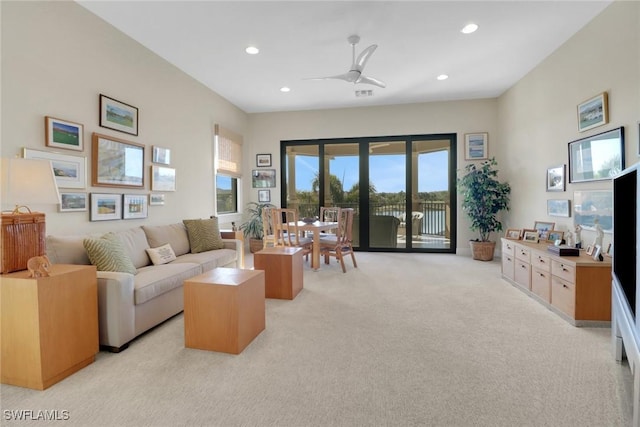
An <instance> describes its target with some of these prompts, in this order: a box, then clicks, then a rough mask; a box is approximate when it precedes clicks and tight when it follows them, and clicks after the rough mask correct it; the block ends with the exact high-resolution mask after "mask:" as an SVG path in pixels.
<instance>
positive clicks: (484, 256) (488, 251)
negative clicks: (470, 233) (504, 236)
mask: <svg viewBox="0 0 640 427" xmlns="http://www.w3.org/2000/svg"><path fill="white" fill-rule="evenodd" d="M469 244H470V245H471V254H472V255H473V259H477V260H479V261H491V260H492V259H493V253H494V252H495V250H496V242H475V241H473V240H472V241H470V242H469Z"/></svg>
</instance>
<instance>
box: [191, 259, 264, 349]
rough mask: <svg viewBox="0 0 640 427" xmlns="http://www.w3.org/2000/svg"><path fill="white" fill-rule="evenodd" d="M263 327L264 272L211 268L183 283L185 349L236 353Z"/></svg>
mask: <svg viewBox="0 0 640 427" xmlns="http://www.w3.org/2000/svg"><path fill="white" fill-rule="evenodd" d="M264 328H265V301H264V271H258V270H241V269H238V268H215V269H213V270H210V271H208V272H206V273H204V274H201V275H199V276H196V277H192V278H191V279H189V280H185V282H184V345H185V347H189V348H197V349H200V350H210V351H220V352H224V353H232V354H240V353H242V350H244V349H245V348H246V347H247V346H248V345H249V344H250V343H251V341H253V339H254V338H255V337H257V336H258V335H259V334H260V332H262V331H263V330H264Z"/></svg>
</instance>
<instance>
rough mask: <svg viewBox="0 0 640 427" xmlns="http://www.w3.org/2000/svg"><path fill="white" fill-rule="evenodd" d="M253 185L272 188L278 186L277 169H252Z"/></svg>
mask: <svg viewBox="0 0 640 427" xmlns="http://www.w3.org/2000/svg"><path fill="white" fill-rule="evenodd" d="M251 186H252V187H253V188H272V187H275V186H276V170H275V169H260V170H256V169H254V170H253V171H251Z"/></svg>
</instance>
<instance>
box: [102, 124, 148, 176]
mask: <svg viewBox="0 0 640 427" xmlns="http://www.w3.org/2000/svg"><path fill="white" fill-rule="evenodd" d="M91 166H92V171H91V184H92V185H94V186H99V187H134V188H144V145H142V144H138V143H135V142H130V141H125V140H123V139H118V138H114V137H112V136H107V135H100V134H98V133H94V134H93V146H92V152H91Z"/></svg>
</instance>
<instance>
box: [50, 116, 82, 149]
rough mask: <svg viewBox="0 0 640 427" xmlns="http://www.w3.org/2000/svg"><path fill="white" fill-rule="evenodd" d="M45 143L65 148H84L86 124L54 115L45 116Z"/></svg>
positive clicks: (53, 146)
mask: <svg viewBox="0 0 640 427" xmlns="http://www.w3.org/2000/svg"><path fill="white" fill-rule="evenodd" d="M44 125H45V145H46V146H47V147H52V148H64V149H65V150H75V151H82V150H84V126H83V125H81V124H80V123H73V122H69V121H66V120H60V119H56V118H54V117H49V116H47V117H45V118H44Z"/></svg>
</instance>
